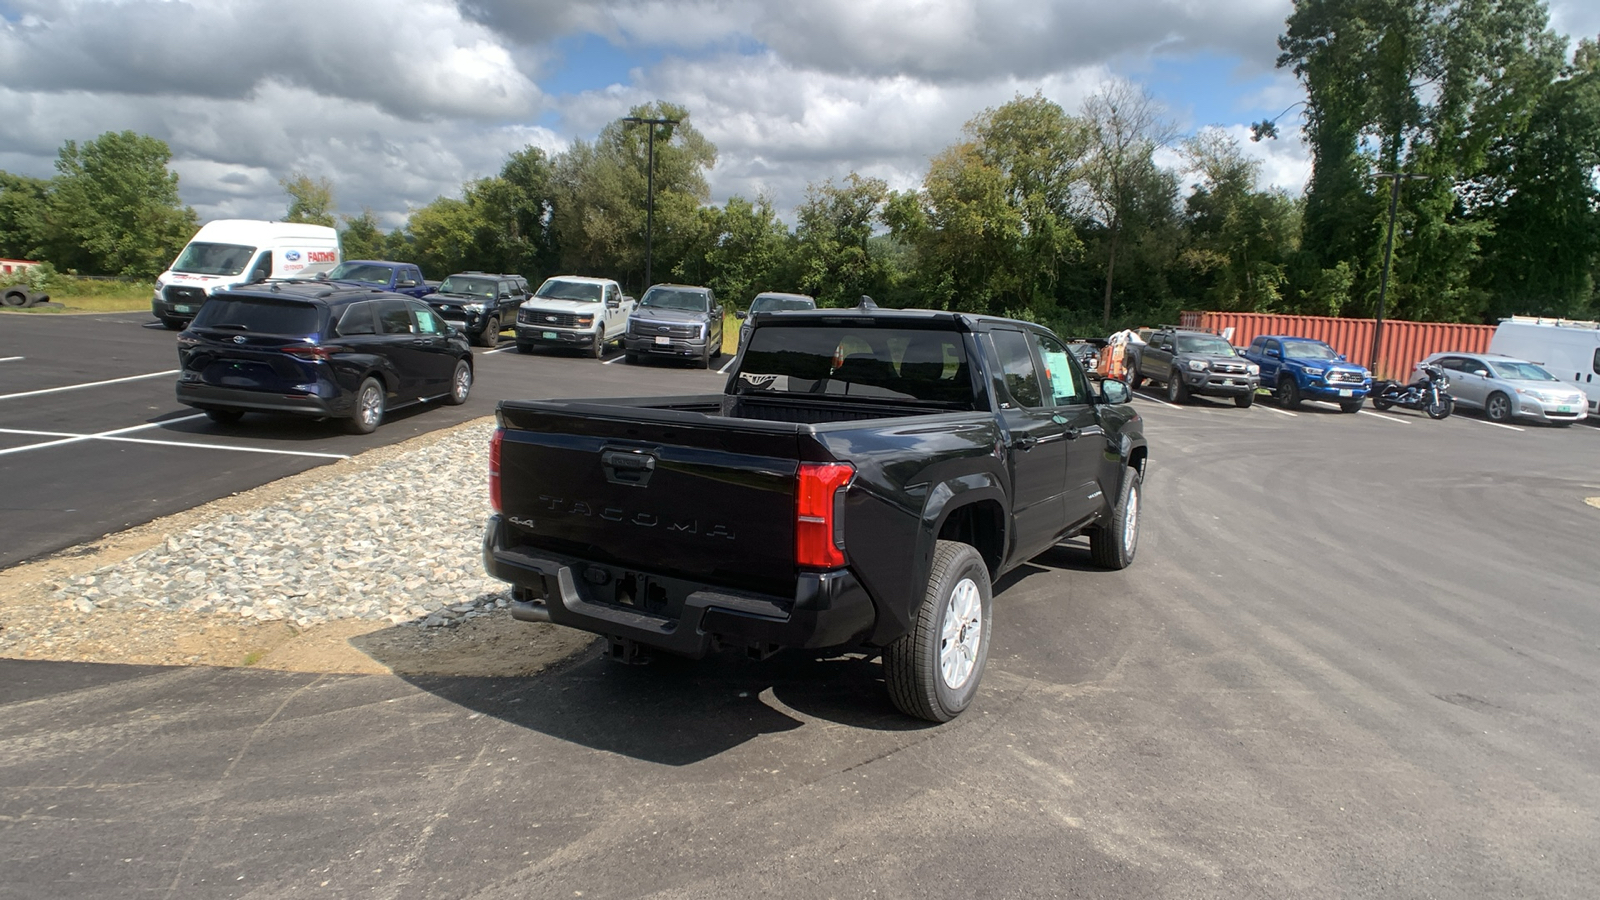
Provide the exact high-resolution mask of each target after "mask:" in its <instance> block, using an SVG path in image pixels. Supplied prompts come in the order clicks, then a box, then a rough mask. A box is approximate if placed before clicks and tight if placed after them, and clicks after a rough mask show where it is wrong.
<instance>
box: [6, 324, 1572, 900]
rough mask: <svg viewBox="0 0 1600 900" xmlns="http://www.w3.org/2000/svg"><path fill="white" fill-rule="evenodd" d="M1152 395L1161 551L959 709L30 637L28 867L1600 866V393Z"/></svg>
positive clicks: (1503, 885)
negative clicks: (1537, 420)
mask: <svg viewBox="0 0 1600 900" xmlns="http://www.w3.org/2000/svg"><path fill="white" fill-rule="evenodd" d="M502 356H507V355H506V354H502ZM495 359H497V357H491V360H495ZM503 361H504V362H505V363H507V364H511V363H515V364H518V365H521V364H523V363H532V364H535V365H536V366H537V365H539V364H541V363H548V364H549V365H550V366H552V367H558V366H560V367H568V368H573V369H579V368H581V370H582V373H581V374H582V376H584V377H589V378H609V377H611V375H610V374H607V373H610V372H611V370H615V369H621V368H622V367H621V366H611V367H604V368H602V367H599V366H598V365H597V364H595V363H592V362H590V361H580V360H571V359H553V358H552V359H548V360H541V359H528V358H518V357H512V358H509V359H505V360H503ZM493 364H495V365H498V363H497V362H496V363H493ZM0 365H4V364H0ZM482 371H485V372H487V371H489V367H488V366H487V365H486V366H485V367H484V369H483V370H482ZM539 371H542V369H540V370H539ZM650 371H651V373H652V374H655V373H656V370H654V369H652V370H650ZM662 371H663V372H664V371H665V370H662ZM684 377H686V378H690V379H710V378H712V376H709V375H707V374H705V373H684ZM677 378H678V375H677V374H673V375H665V374H663V375H661V377H660V378H655V379H652V380H653V381H656V382H659V383H664V382H666V381H668V380H675V379H677ZM571 386H572V385H571V384H570V383H569V384H561V385H558V389H559V390H562V391H565V390H567V389H568V388H570V387H571ZM599 392H601V391H599V390H598V389H597V390H596V391H595V393H599ZM490 393H491V394H492V392H490ZM552 393H554V391H553V392H552ZM478 399H479V400H484V399H486V398H484V397H483V396H481V395H480V396H479V397H478ZM1138 403H1139V406H1140V409H1141V411H1142V412H1143V413H1144V414H1145V416H1146V418H1147V431H1148V434H1149V436H1150V445H1151V461H1150V475H1149V480H1148V484H1147V490H1146V494H1145V498H1144V505H1143V506H1144V519H1143V535H1142V540H1141V546H1140V550H1139V557H1138V559H1137V561H1136V562H1135V563H1134V565H1133V566H1132V567H1131V568H1129V569H1127V570H1126V571H1123V572H1103V571H1098V570H1095V569H1093V568H1092V567H1090V565H1089V562H1088V553H1087V550H1086V548H1085V547H1083V546H1081V545H1080V544H1076V543H1072V544H1067V545H1063V546H1061V547H1058V548H1056V549H1054V550H1052V551H1050V552H1049V553H1046V554H1044V555H1043V556H1041V557H1039V558H1037V559H1035V560H1034V561H1032V562H1031V563H1030V564H1028V565H1026V566H1024V567H1023V568H1021V569H1019V570H1017V571H1016V572H1014V573H1012V574H1011V575H1009V576H1007V577H1006V578H1005V579H1003V580H1002V582H1001V583H1000V585H999V587H1000V589H1001V590H1000V592H999V593H998V595H997V598H996V603H995V627H996V634H995V644H994V647H993V651H992V656H991V659H990V668H989V670H988V673H987V674H986V676H985V680H984V685H983V690H982V693H981V694H980V696H979V698H978V700H977V701H976V703H975V705H974V707H973V708H972V709H971V710H969V711H968V712H967V714H965V715H964V716H962V717H961V718H960V719H958V720H956V721H955V722H953V723H950V724H948V725H944V726H938V727H930V726H926V725H925V724H924V723H918V722H912V721H909V720H906V719H904V718H902V717H900V716H898V715H897V714H896V713H895V712H894V711H893V708H892V707H891V706H890V705H889V703H888V701H887V699H886V697H885V696H884V694H883V688H882V684H881V679H880V678H879V675H878V667H877V664H876V663H875V662H873V661H870V660H863V659H858V658H854V657H841V658H831V659H818V658H812V657H809V656H807V655H804V654H781V655H779V656H778V657H776V658H774V659H772V660H769V661H767V662H765V663H753V662H747V661H744V660H741V659H736V658H732V657H718V658H713V659H708V660H705V661H702V662H701V663H699V664H694V665H689V664H675V665H661V666H650V667H644V668H624V667H619V666H616V665H613V664H611V663H609V662H607V661H605V660H603V659H600V658H598V654H597V653H596V654H591V655H590V656H588V657H585V658H581V659H579V660H576V661H575V662H574V663H573V664H572V665H570V666H568V667H565V668H563V669H561V670H560V671H557V672H553V673H548V674H545V675H541V676H538V677H534V678H528V679H442V678H438V679H410V680H407V679H402V678H396V677H386V676H317V675H296V674H282V673H274V672H264V671H255V670H230V669H203V668H188V669H150V668H133V667H119V666H84V665H72V664H59V663H38V662H23V661H16V660H0V685H3V686H4V687H3V688H0V709H3V712H4V714H3V715H0V785H4V788H0V858H4V859H6V860H8V863H7V866H6V875H5V877H4V878H0V897H19V898H20V897H30V898H31V897H40V896H51V897H98V896H125V895H133V894H148V895H155V896H162V897H185V898H190V897H299V896H384V897H407V898H409V897H451V898H457V897H472V898H501V897H504V898H511V897H517V898H523V897H550V898H555V897H575V896H581V897H584V898H600V897H640V896H650V897H661V898H669V897H691V896H692V897H710V898H721V897H726V898H745V897H750V896H753V895H762V894H766V895H772V896H781V897H807V898H810V897H817V898H822V897H867V896H872V897H973V896H978V897H1008V898H1009V897H1041V898H1044V897H1050V898H1054V897H1067V896H1081V897H1099V898H1124V897H1126V898H1134V897H1163V898H1165V897H1216V898H1238V897H1272V898H1279V897H1283V898H1288V897H1293V898H1302V897H1374V898H1376V897H1382V898H1411V897H1416V898H1423V897H1427V898H1462V900H1468V898H1471V900H1481V898H1486V897H1541V898H1588V897H1592V896H1593V895H1594V885H1595V884H1597V883H1600V855H1597V854H1596V853H1595V850H1594V848H1595V847H1597V846H1600V743H1597V742H1596V739H1595V738H1596V735H1597V733H1600V690H1597V687H1600V603H1597V602H1596V600H1597V599H1600V590H1597V589H1596V587H1595V585H1596V584H1597V582H1600V579H1597V578H1596V576H1595V550H1594V548H1595V546H1596V540H1595V536H1596V533H1597V530H1600V508H1596V507H1595V506H1592V505H1590V504H1588V503H1586V499H1587V498H1600V465H1597V463H1600V429H1596V428H1590V427H1582V426H1579V427H1573V428H1564V429H1561V428H1535V427H1521V426H1519V427H1518V428H1517V429H1516V430H1513V429H1508V428H1501V427H1498V426H1495V425H1492V424H1491V423H1487V422H1484V421H1482V420H1481V419H1476V418H1472V417H1468V416H1455V417H1452V418H1450V419H1447V420H1444V421H1442V422H1433V421H1430V420H1428V419H1426V418H1425V417H1422V416H1421V415H1418V414H1412V413H1407V412H1404V411H1399V412H1394V413H1389V414H1377V413H1362V414H1357V415H1345V414H1341V413H1339V412H1338V411H1337V409H1336V408H1334V407H1331V406H1329V407H1321V406H1319V405H1317V404H1309V405H1307V406H1306V407H1305V408H1303V409H1302V410H1300V411H1299V412H1298V413H1297V414H1296V415H1293V416H1291V415H1289V414H1288V413H1286V412H1285V411H1282V410H1277V409H1275V408H1273V407H1271V406H1270V405H1267V404H1258V405H1257V406H1256V407H1254V408H1252V409H1249V410H1238V409H1234V408H1233V407H1232V406H1231V405H1226V406H1225V405H1223V404H1212V403H1209V402H1206V401H1201V402H1199V403H1197V404H1195V405H1193V406H1185V407H1181V408H1174V407H1169V406H1166V405H1164V404H1162V403H1160V402H1159V401H1156V400H1154V399H1151V398H1141V399H1140V400H1139V401H1138ZM3 409H4V407H3V406H0V410H3ZM469 410H470V407H469ZM435 412H439V411H436V410H430V411H428V412H426V413H422V414H419V415H418V416H417V417H416V418H417V419H426V418H430V417H432V416H433V415H434V413H435ZM7 414H9V413H7ZM8 427H10V426H9V425H8ZM41 430H42V429H41ZM386 430H387V427H386V428H385V429H380V430H379V432H378V435H377V436H378V437H380V438H382V437H386V435H385V431H386ZM402 436H403V435H402ZM341 439H342V438H341ZM331 440H332V439H331V438H330V441H331ZM312 443H313V442H306V444H307V445H309V444H312ZM296 446H302V445H296ZM315 446H318V447H323V446H338V445H336V444H332V443H329V444H320V443H318V444H315ZM296 464H297V465H305V464H304V463H296ZM8 477H10V476H8ZM1597 502H1600V501H1597Z"/></svg>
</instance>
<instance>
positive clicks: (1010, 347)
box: [990, 330, 1044, 407]
mask: <svg viewBox="0 0 1600 900" xmlns="http://www.w3.org/2000/svg"><path fill="white" fill-rule="evenodd" d="M990 339H991V340H993V341H994V349H995V352H996V353H997V354H999V356H1000V377H1001V379H1002V380H1003V381H1004V383H1005V388H1006V393H1008V394H1010V395H1011V399H1012V400H1015V401H1016V402H1017V403H1019V404H1021V405H1023V406H1030V407H1036V406H1043V405H1044V392H1043V391H1042V390H1040V388H1039V373H1038V372H1036V371H1035V370H1034V367H1033V353H1032V352H1031V351H1030V350H1029V348H1028V338H1027V336H1026V335H1024V334H1023V333H1022V332H1020V331H1004V330H996V331H993V332H991V338H990Z"/></svg>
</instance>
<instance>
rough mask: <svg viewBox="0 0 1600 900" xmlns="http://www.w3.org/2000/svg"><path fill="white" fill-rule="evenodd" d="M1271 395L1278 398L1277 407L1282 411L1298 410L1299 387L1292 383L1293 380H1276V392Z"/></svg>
mask: <svg viewBox="0 0 1600 900" xmlns="http://www.w3.org/2000/svg"><path fill="white" fill-rule="evenodd" d="M1272 393H1273V396H1274V397H1277V398H1278V405H1279V406H1281V407H1283V408H1284V409H1299V408H1300V386H1299V385H1297V384H1295V383H1294V379H1293V378H1280V379H1278V387H1277V390H1275V391H1273V392H1272Z"/></svg>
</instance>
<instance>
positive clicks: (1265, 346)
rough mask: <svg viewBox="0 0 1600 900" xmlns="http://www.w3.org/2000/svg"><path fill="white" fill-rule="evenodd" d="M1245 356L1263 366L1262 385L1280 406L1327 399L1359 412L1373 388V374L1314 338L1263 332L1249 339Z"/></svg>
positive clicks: (1290, 407) (1345, 409)
mask: <svg viewBox="0 0 1600 900" xmlns="http://www.w3.org/2000/svg"><path fill="white" fill-rule="evenodd" d="M1243 356H1244V358H1245V359H1248V360H1250V361H1251V362H1253V363H1255V364H1256V365H1258V366H1260V367H1261V386H1262V387H1264V388H1266V389H1267V390H1269V391H1271V392H1272V396H1273V397H1274V398H1276V399H1277V401H1278V405H1279V406H1281V407H1283V408H1284V409H1295V408H1297V407H1299V406H1300V401H1302V400H1326V401H1327V402H1329V403H1337V404H1339V409H1341V410H1343V411H1344V412H1347V413H1353V412H1358V411H1359V410H1360V409H1361V401H1363V400H1365V399H1366V397H1367V394H1368V393H1370V392H1371V391H1372V374H1371V373H1369V372H1368V371H1367V370H1366V368H1365V367H1363V366H1358V365H1356V364H1355V363H1353V362H1349V361H1348V360H1346V359H1345V358H1344V354H1342V353H1340V352H1339V351H1337V350H1335V349H1333V348H1332V347H1330V346H1328V345H1327V344H1325V343H1323V342H1322V341H1319V340H1316V339H1314V338H1303V337H1293V336H1290V335H1281V334H1263V335H1260V336H1258V337H1257V338H1256V339H1255V340H1253V341H1251V342H1250V347H1249V348H1248V349H1246V350H1245V351H1244V353H1243Z"/></svg>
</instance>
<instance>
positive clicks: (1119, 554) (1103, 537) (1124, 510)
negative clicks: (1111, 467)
mask: <svg viewBox="0 0 1600 900" xmlns="http://www.w3.org/2000/svg"><path fill="white" fill-rule="evenodd" d="M1143 493H1144V477H1143V476H1141V475H1140V474H1139V470H1138V469H1135V468H1132V467H1130V468H1129V469H1128V470H1127V471H1125V472H1123V473H1122V485H1121V486H1120V487H1118V488H1117V505H1116V506H1114V507H1112V509H1111V520H1110V521H1109V522H1106V523H1105V524H1104V525H1101V526H1100V527H1099V528H1096V529H1095V530H1094V531H1091V532H1089V558H1090V559H1092V560H1094V564H1095V565H1097V566H1099V567H1100V568H1102V569H1126V568H1127V567H1128V566H1129V565H1130V564H1132V563H1133V557H1134V555H1135V554H1136V553H1138V552H1139V500H1140V498H1141V497H1142V495H1143Z"/></svg>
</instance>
